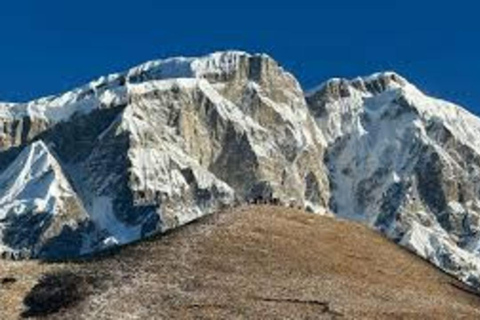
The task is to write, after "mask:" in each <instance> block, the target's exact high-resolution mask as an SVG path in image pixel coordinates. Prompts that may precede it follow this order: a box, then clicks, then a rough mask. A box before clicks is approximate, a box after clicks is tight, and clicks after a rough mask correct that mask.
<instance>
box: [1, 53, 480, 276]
mask: <svg viewBox="0 0 480 320" xmlns="http://www.w3.org/2000/svg"><path fill="white" fill-rule="evenodd" d="M478 136H480V120H479V119H478V118H476V117H474V116H473V115H471V114H469V113H468V112H467V111H465V110H464V109H462V108H460V107H458V106H455V105H453V104H450V103H447V102H444V101H440V100H437V99H433V98H430V97H427V96H425V95H424V94H423V93H421V92H420V91H419V90H418V89H417V88H415V87H414V86H413V85H411V84H410V83H408V82H407V81H406V80H405V79H403V78H402V77H401V76H399V75H397V74H395V73H381V74H375V75H372V76H370V77H366V78H357V79H354V80H351V81H350V80H345V79H332V80H329V81H327V82H326V83H324V84H323V85H321V86H320V87H319V88H317V89H315V90H313V91H312V92H310V93H308V94H307V95H306V99H305V95H304V93H303V91H302V89H301V88H300V86H299V84H298V82H297V81H296V80H295V78H294V77H293V76H292V75H290V74H289V73H288V72H285V71H284V70H283V69H282V68H281V67H280V66H279V65H278V64H277V63H276V62H275V61H274V60H272V59H271V58H270V57H268V56H266V55H250V54H247V53H243V52H221V53H214V54H211V55H208V56H205V57H201V58H172V59H166V60H160V61H152V62H148V63H146V64H143V65H141V66H138V67H136V68H133V69H131V70H129V71H127V72H125V73H119V74H114V75H110V76H107V77H102V78H100V79H98V80H97V81H94V82H91V83H89V84H88V85H86V86H84V87H81V88H78V89H75V90H73V91H70V92H68V93H65V94H63V95H59V96H54V97H48V98H43V99H40V100H36V101H32V102H29V103H26V104H0V204H1V206H0V236H1V238H0V244H1V247H0V249H1V251H2V252H4V253H5V254H4V255H5V256H12V257H47V258H52V257H54V258H55V257H65V256H72V255H73V256H75V255H81V254H86V253H90V252H95V251H98V250H101V249H104V248H106V247H109V246H112V245H119V244H125V243H129V242H132V241H135V240H138V239H142V238H144V237H146V236H148V235H150V234H153V233H157V232H163V231H165V230H168V229H171V228H175V227H177V226H179V225H182V224H185V223H187V222H189V221H192V220H194V219H196V218H198V217H201V216H204V215H206V214H209V213H212V212H214V211H217V210H219V209H221V208H223V207H225V206H230V205H233V204H234V203H244V202H249V201H258V200H265V199H267V200H268V199H271V200H274V201H275V202H280V203H284V204H295V205H296V206H301V207H304V208H305V209H307V210H308V211H312V212H315V213H326V212H330V211H331V212H334V213H335V214H337V215H339V216H341V217H344V218H349V219H354V220H357V221H361V222H363V223H366V224H368V225H370V226H371V227H373V228H376V229H378V230H380V231H381V232H383V233H384V234H386V235H387V236H388V237H390V238H391V239H393V240H394V241H396V242H398V243H399V244H401V245H403V246H406V247H407V248H409V249H411V250H413V251H415V252H416V253H418V254H419V255H421V256H422V257H424V258H426V259H428V260H430V261H432V262H433V263H434V264H436V265H437V266H439V267H441V268H443V269H444V270H446V271H448V272H450V273H452V274H454V275H456V276H458V277H459V278H460V279H462V280H463V281H465V282H468V283H470V284H473V285H480V259H479V254H480V253H479V248H480V245H479V240H480V234H479V230H480V201H479V199H480V179H479V174H480V140H479V139H478Z"/></svg>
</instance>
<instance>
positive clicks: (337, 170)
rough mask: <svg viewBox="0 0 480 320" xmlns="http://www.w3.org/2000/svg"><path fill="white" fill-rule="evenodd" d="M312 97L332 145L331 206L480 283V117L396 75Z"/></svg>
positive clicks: (334, 85) (331, 87) (339, 83)
mask: <svg viewBox="0 0 480 320" xmlns="http://www.w3.org/2000/svg"><path fill="white" fill-rule="evenodd" d="M307 100H308V102H309V105H310V108H311V110H312V113H314V114H315V115H316V120H317V123H318V126H319V127H320V128H321V130H322V131H323V132H324V133H325V135H326V139H327V140H328V142H329V146H328V151H327V153H328V155H327V161H326V164H327V165H328V167H329V171H330V179H331V192H332V197H331V202H330V207H331V209H332V210H333V211H334V212H335V213H336V214H338V215H339V216H342V217H345V218H349V219H354V220H359V221H362V222H365V223H367V224H369V225H371V226H372V227H375V228H377V229H378V230H380V231H382V232H383V233H385V234H386V235H387V236H388V237H390V238H391V239H393V240H395V241H397V242H399V243H400V244H402V245H404V246H406V247H407V248H409V249H411V250H413V251H414V252H416V253H417V254H419V255H420V256H422V257H424V258H426V259H428V260H430V261H431V262H433V263H434V264H436V265H438V266H440V267H441V268H443V269H444V270H446V271H448V272H451V273H453V274H455V275H457V276H458V277H459V278H461V279H463V280H464V281H466V282H469V283H470V284H475V285H477V284H478V281H479V277H480V260H479V258H478V255H479V252H478V248H479V227H480V224H479V221H480V220H479V217H480V216H479V214H480V211H479V209H480V207H479V204H480V203H479V193H478V191H479V186H480V185H479V172H480V171H479V169H480V166H479V164H480V162H479V156H480V144H479V142H480V140H478V136H479V133H480V121H479V119H478V118H476V117H474V116H473V115H471V114H470V113H468V112H467V111H465V110H463V109H461V108H460V107H457V106H455V105H453V104H450V103H447V102H444V101H440V100H436V99H433V98H430V97H427V96H425V95H424V94H422V93H421V92H420V91H419V90H418V89H417V88H415V87H414V86H413V85H411V84H409V83H408V82H407V81H406V80H404V79H402V78H401V77H400V76H398V75H396V74H394V73H383V74H376V75H373V76H371V77H368V78H363V79H356V80H353V81H348V80H331V81H329V82H327V83H326V84H324V85H323V86H322V87H320V88H319V89H317V90H316V91H314V92H311V93H310V94H309V95H308V97H307Z"/></svg>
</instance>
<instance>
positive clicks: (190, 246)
mask: <svg viewBox="0 0 480 320" xmlns="http://www.w3.org/2000/svg"><path fill="white" fill-rule="evenodd" d="M29 265H31V263H27V264H26V266H25V267H24V268H26V269H25V271H21V272H26V273H29V274H30V275H31V278H32V277H35V276H37V275H38V274H39V270H37V268H39V269H41V271H44V270H45V268H69V269H71V270H76V272H82V273H88V274H90V275H91V274H94V275H96V276H97V277H98V278H99V279H100V280H103V284H102V285H101V289H99V290H96V291H95V290H94V292H95V293H93V294H91V295H90V296H88V297H86V298H85V300H84V301H83V302H80V303H79V304H77V305H76V306H73V307H71V308H67V309H64V310H63V311H61V312H60V313H56V314H54V315H51V316H50V317H52V318H58V319H76V318H78V319H80V318H81V319H202V318H207V319H210V318H214V319H225V318H227V319H323V318H324V319H335V318H337V319H478V318H480V308H479V307H480V298H478V297H477V296H475V295H473V294H470V293H467V292H465V291H463V290H460V289H458V288H457V287H456V286H455V285H452V284H457V285H458V283H457V282H456V281H455V280H454V279H452V278H451V277H449V276H447V275H445V274H443V273H441V272H439V271H437V270H436V269H435V268H433V267H432V266H430V265H429V264H427V263H426V262H424V261H423V260H421V259H419V258H417V257H415V256H413V255H412V254H410V253H408V252H406V251H404V250H402V249H400V248H398V247H397V246H396V245H394V244H392V243H391V242H389V241H388V240H386V239H384V238H383V237H381V236H380V235H378V234H376V233H375V232H373V231H370V230H368V229H367V228H365V227H363V226H360V225H358V224H354V223H350V222H342V221H338V220H335V219H332V218H327V217H320V216H315V215H310V214H306V213H304V212H300V211H297V210H293V209H285V208H280V207H267V206H258V207H244V208H240V209H235V210H234V211H233V212H228V213H222V214H216V215H213V216H210V217H208V218H205V219H203V220H201V221H200V222H196V223H193V224H191V225H189V226H186V227H183V228H181V229H179V230H177V231H175V232H172V233H170V234H168V235H166V236H163V237H161V238H157V239H154V240H151V241H147V242H143V243H141V244H137V245H133V246H130V247H128V248H125V249H123V250H121V251H120V252H119V253H118V254H115V255H112V256H109V257H105V258H102V259H97V260H93V261H89V262H83V263H80V264H76V265H69V266H65V265H38V264H36V265H35V266H36V267H28V266H29ZM17 266H18V265H17ZM22 268H23V267H17V269H18V270H17V271H13V273H15V272H17V274H18V272H19V270H22ZM29 268H30V270H28V269H29ZM32 269H34V270H33V271H32ZM0 271H1V269H0ZM27 282H28V281H27V280H25V282H22V281H19V283H16V284H13V285H11V287H10V289H0V295H1V296H0V303H1V304H2V306H3V303H4V301H5V299H4V297H5V295H8V293H7V291H9V292H10V293H11V295H12V296H15V295H22V294H25V291H26V290H25V288H28V286H31V281H30V282H28V283H27ZM22 283H23V284H22ZM10 301H11V302H10V306H9V308H10V309H9V310H11V311H10V312H12V313H10V314H8V316H9V317H10V316H13V314H14V312H18V299H17V298H15V299H13V300H12V299H10ZM0 314H1V311H0Z"/></svg>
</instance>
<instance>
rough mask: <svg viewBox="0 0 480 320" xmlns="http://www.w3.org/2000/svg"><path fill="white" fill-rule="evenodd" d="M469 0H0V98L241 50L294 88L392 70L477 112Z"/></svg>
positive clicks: (478, 54)
mask: <svg viewBox="0 0 480 320" xmlns="http://www.w3.org/2000/svg"><path fill="white" fill-rule="evenodd" d="M477 2H478V1H470V2H462V1H425V0H416V1H412V0H404V1H380V0H374V1H369V0H361V1H350V0H341V1H311V2H310V3H309V2H306V1H303V0H296V1H290V2H289V4H275V2H269V3H268V2H266V1H264V2H261V1H260V0H257V1H251V0H244V1H208V0H201V1H195V2H194V1H187V0H184V1H174V0H170V1H167V2H164V1H154V0H130V1H126V0H117V1H102V0H96V1H93V0H82V1H69V0H64V1H54V0H52V1H49V0H44V1H39V0H38V1H37V0H16V1H13V0H5V1H2V4H1V5H0V41H1V42H0V72H1V76H0V100H2V101H25V100H28V99H31V98H35V97H39V96H43V95H48V94H53V93H58V92H61V91H64V90H67V89H70V88H72V87H75V86H77V85H81V84H83V83H84V82H87V81H89V80H91V79H92V78H95V77H97V76H100V75H103V74H106V73H110V72H115V71H121V70H123V69H126V68H128V67H130V66H133V65H136V64H138V63H141V62H144V61H146V60H150V59H156V58H161V57H168V56H174V55H199V54H203V53H208V52H211V51H215V50H222V49H242V50H246V51H251V52H266V53H268V54H270V55H272V56H273V57H274V58H275V59H276V60H278V61H279V62H280V63H281V64H282V65H284V66H285V67H286V68H287V69H288V70H290V71H292V72H293V73H294V74H295V75H296V76H297V77H298V78H299V80H300V81H301V83H302V85H303V86H304V87H305V88H309V87H312V86H314V85H316V84H318V83H319V82H322V81H324V80H325V79H327V78H330V77H333V76H344V77H353V76H357V75H366V74H370V73H373V72H376V71H381V70H395V71H397V72H399V73H400V74H403V75H404V76H406V77H407V78H408V79H410V80H411V81H412V82H415V83H416V84H417V85H419V86H420V87H421V88H422V89H424V90H425V91H427V92H428V93H431V94H434V95H436V96H439V97H442V98H445V99H449V100H452V101H455V102H458V103H461V104H463V105H465V106H467V107H468V108H469V109H470V110H472V111H474V112H476V113H477V114H480V88H479V83H480V41H479V40H480V17H479V15H480V4H476V3H477ZM315 3H316V4H315ZM443 3H445V4H443ZM447 3H448V4H447Z"/></svg>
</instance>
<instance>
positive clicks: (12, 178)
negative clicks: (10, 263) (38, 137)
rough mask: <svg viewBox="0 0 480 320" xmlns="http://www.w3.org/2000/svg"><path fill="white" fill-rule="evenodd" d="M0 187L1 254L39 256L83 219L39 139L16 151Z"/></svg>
mask: <svg viewBox="0 0 480 320" xmlns="http://www.w3.org/2000/svg"><path fill="white" fill-rule="evenodd" d="M0 186H2V188H0V236H1V239H2V241H1V245H0V251H1V252H2V255H7V256H8V255H10V256H13V257H25V256H27V257H28V256H38V255H41V254H42V252H41V251H42V250H46V249H47V242H48V241H49V240H51V239H55V238H57V237H59V236H60V235H61V233H62V231H63V230H64V228H65V227H66V226H68V227H70V228H72V229H75V228H77V227H78V225H79V223H81V221H83V220H85V219H86V215H85V212H84V210H83V208H82V206H81V204H80V203H79V202H78V200H77V198H76V195H75V192H74V191H73V189H72V187H71V186H70V184H69V182H68V180H67V179H66V177H65V176H64V174H63V172H62V169H61V167H60V165H59V163H58V162H57V160H56V159H55V158H54V156H53V155H52V154H51V153H50V152H49V150H48V147H47V146H46V145H45V144H44V143H43V142H42V141H36V142H34V143H32V144H31V145H30V146H28V147H26V148H25V149H24V150H23V151H22V152H21V153H20V155H19V156H18V157H17V159H16V160H15V161H14V162H13V163H12V164H11V165H10V166H9V167H8V168H7V169H6V170H5V171H4V172H3V173H2V174H1V175H0ZM80 245H81V244H80ZM79 249H81V248H80V247H79V248H77V249H76V250H79Z"/></svg>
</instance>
